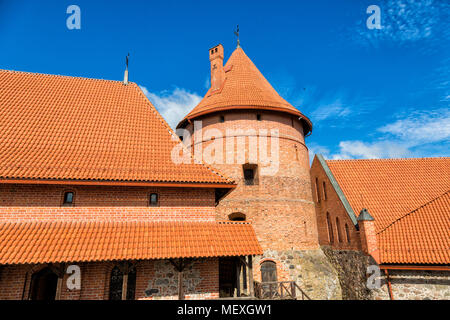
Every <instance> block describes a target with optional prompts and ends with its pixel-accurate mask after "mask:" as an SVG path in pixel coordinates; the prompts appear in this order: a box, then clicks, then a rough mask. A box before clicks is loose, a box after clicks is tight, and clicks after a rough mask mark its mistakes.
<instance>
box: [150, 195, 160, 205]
mask: <svg viewBox="0 0 450 320" xmlns="http://www.w3.org/2000/svg"><path fill="white" fill-rule="evenodd" d="M158 198H159V197H158V194H157V193H152V194H150V203H149V204H150V207H157V206H159V199H158Z"/></svg>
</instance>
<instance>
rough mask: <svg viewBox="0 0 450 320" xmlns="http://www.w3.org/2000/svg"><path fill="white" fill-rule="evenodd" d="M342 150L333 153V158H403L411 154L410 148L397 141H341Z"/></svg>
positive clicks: (340, 147)
mask: <svg viewBox="0 0 450 320" xmlns="http://www.w3.org/2000/svg"><path fill="white" fill-rule="evenodd" d="M339 149H340V151H339V152H338V153H336V154H333V155H332V159H355V158H364V159H375V158H401V157H408V156H411V152H410V151H409V149H408V148H407V147H406V146H405V145H403V144H401V143H398V142H395V141H388V140H385V141H377V142H372V143H367V142H363V141H359V140H356V141H341V142H340V143H339Z"/></svg>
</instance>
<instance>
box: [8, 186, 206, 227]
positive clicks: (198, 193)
mask: <svg viewBox="0 0 450 320" xmlns="http://www.w3.org/2000/svg"><path fill="white" fill-rule="evenodd" d="M65 191H72V192H74V193H75V197H74V205H73V206H72V207H64V206H62V201H63V195H64V192H65ZM153 192H156V193H158V194H159V202H160V203H159V206H158V207H149V206H148V203H149V195H150V193H153ZM214 214H215V195H214V189H207V188H141V187H101V186H59V185H58V186H56V185H55V186H54V185H20V184H0V221H1V220H9V219H14V220H17V221H18V220H41V221H43V220H46V219H49V220H54V219H63V220H64V219H66V220H74V219H83V220H86V219H96V220H98V219H108V220H111V219H119V220H128V221H130V220H140V219H146V220H147V219H152V220H155V219H157V220H174V219H176V220H179V219H187V220H192V219H194V220H214V219H215V216H214Z"/></svg>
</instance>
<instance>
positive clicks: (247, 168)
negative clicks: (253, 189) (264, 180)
mask: <svg viewBox="0 0 450 320" xmlns="http://www.w3.org/2000/svg"><path fill="white" fill-rule="evenodd" d="M243 169H244V183H245V185H247V186H253V185H256V184H258V179H257V177H256V174H257V169H258V166H257V165H254V164H244V165H243Z"/></svg>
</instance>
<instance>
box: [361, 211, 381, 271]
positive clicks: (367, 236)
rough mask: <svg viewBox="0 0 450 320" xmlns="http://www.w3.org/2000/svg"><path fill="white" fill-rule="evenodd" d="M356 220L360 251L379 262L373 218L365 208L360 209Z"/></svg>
mask: <svg viewBox="0 0 450 320" xmlns="http://www.w3.org/2000/svg"><path fill="white" fill-rule="evenodd" d="M357 220H358V226H359V236H360V238H361V249H362V251H363V252H364V253H365V254H368V255H371V256H372V257H373V259H374V260H375V261H376V262H377V263H379V261H380V252H379V251H378V244H377V234H376V231H375V219H374V218H373V217H372V216H371V215H370V213H369V211H367V209H362V210H361V212H360V213H359V216H358V219H357Z"/></svg>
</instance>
